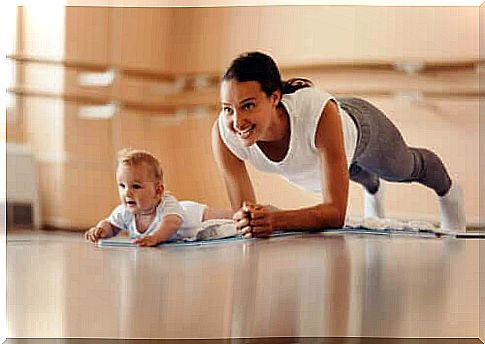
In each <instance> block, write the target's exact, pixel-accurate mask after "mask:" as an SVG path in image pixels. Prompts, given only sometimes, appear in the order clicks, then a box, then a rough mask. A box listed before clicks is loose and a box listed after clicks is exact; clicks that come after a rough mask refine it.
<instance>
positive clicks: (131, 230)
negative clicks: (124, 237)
mask: <svg viewBox="0 0 485 344" xmlns="http://www.w3.org/2000/svg"><path fill="white" fill-rule="evenodd" d="M181 203H182V204H181ZM185 203H187V204H188V203H190V204H197V207H194V206H191V207H186V206H185ZM204 208H205V205H202V204H198V203H195V202H184V201H182V202H179V201H178V200H177V199H176V198H175V197H174V196H172V195H170V194H167V193H165V194H164V195H163V197H162V200H161V202H160V204H159V205H158V206H157V210H156V215H155V219H154V220H153V221H152V223H151V224H150V226H149V227H148V228H147V230H146V231H145V232H143V233H140V232H138V230H137V229H136V221H135V216H134V215H133V214H132V213H130V212H129V211H128V209H126V207H125V206H124V205H123V204H121V205H119V206H117V207H116V208H115V209H114V210H113V212H112V213H111V215H110V216H109V218H108V221H109V222H110V223H111V224H112V225H114V226H116V227H118V228H120V229H121V230H125V231H127V232H128V234H129V236H130V238H132V239H134V238H137V237H139V236H141V235H148V234H150V233H152V232H153V231H154V230H156V229H157V227H158V225H159V224H160V222H161V221H162V220H163V218H164V217H165V216H167V215H172V214H173V215H177V216H179V217H180V218H181V219H182V221H183V222H182V225H181V226H180V228H179V229H178V231H177V233H175V234H174V235H173V236H172V238H170V240H173V239H176V238H178V237H184V236H185V235H184V231H187V230H189V229H192V228H194V227H199V226H200V225H201V220H202V213H203V210H204Z"/></svg>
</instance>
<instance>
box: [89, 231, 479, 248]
mask: <svg viewBox="0 0 485 344" xmlns="http://www.w3.org/2000/svg"><path fill="white" fill-rule="evenodd" d="M320 233H328V234H332V233H333V234H370V235H386V236H396V235H397V236H416V237H425V238H439V237H452V238H459V239H464V238H469V239H483V238H485V233H484V232H444V231H434V230H429V229H425V230H418V231H414V230H401V229H399V230H393V229H369V228H363V227H360V228H355V227H349V228H335V229H332V228H330V229H322V230H320V231H305V232H296V231H295V232H276V233H273V234H272V235H271V237H270V238H278V237H287V236H305V235H312V234H320ZM243 240H245V239H243V238H242V237H241V236H235V237H229V238H224V239H213V240H198V241H183V240H179V241H168V242H164V243H161V244H159V245H158V246H157V247H161V246H164V247H167V246H201V245H214V244H223V243H229V242H234V241H243ZM246 240H255V239H246ZM97 245H98V246H99V247H138V245H136V244H133V243H132V242H131V239H130V238H127V237H115V238H110V239H101V240H99V241H98V243H97Z"/></svg>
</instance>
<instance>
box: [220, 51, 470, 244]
mask: <svg viewBox="0 0 485 344" xmlns="http://www.w3.org/2000/svg"><path fill="white" fill-rule="evenodd" d="M311 86H312V83H311V82H310V81H309V80H307V79H291V80H289V81H286V82H283V81H282V80H281V76H280V72H279V70H278V67H277V66H276V64H275V62H274V61H273V59H272V58H271V57H269V56H268V55H265V54H263V53H260V52H250V53H245V54H242V55H240V56H239V57H238V58H236V59H235V60H234V61H232V63H231V65H230V66H229V68H228V69H227V71H226V73H225V74H224V77H223V79H222V83H221V89H220V97H221V105H222V112H221V114H220V115H219V118H218V120H217V121H216V122H215V123H214V126H213V128H212V144H213V151H214V157H215V160H216V162H217V165H218V167H219V169H220V171H221V172H222V175H223V177H224V181H225V185H226V189H227V191H228V194H229V198H230V201H231V205H232V208H233V210H234V211H236V213H235V214H234V219H235V220H236V223H237V228H238V230H239V231H240V232H241V233H242V234H243V235H244V237H246V238H249V237H252V236H255V237H264V236H268V235H270V234H271V232H272V231H273V230H283V231H285V230H315V229H321V228H336V227H342V226H343V225H344V220H345V213H346V209H347V198H348V189H349V179H350V180H352V181H355V182H357V183H359V184H361V185H362V186H363V187H364V190H365V216H366V217H382V216H383V215H384V214H383V204H382V187H381V184H380V182H379V180H380V179H381V178H382V179H384V180H387V181H393V182H407V183H409V182H419V183H421V184H423V185H425V186H427V187H429V188H431V189H433V190H434V191H435V192H436V194H437V196H438V198H439V202H440V208H441V228H443V229H452V230H464V229H465V217H464V212H463V192H462V191H461V188H460V187H459V185H458V184H456V183H454V182H452V180H451V178H450V176H449V174H448V172H447V171H446V168H445V166H444V165H443V163H442V161H441V160H440V158H439V157H438V156H436V154H434V153H432V152H431V151H429V150H426V149H421V148H411V147H408V146H407V145H406V143H405V142H404V140H403V138H402V136H401V134H400V133H399V131H398V129H397V128H396V127H395V126H394V125H393V124H392V123H391V121H390V120H389V119H388V118H387V117H386V116H385V115H384V114H383V113H382V112H381V111H380V110H378V109H377V108H375V107H374V106H373V105H371V104H370V103H368V102H366V101H364V100H362V99H358V98H335V97H333V96H331V95H330V94H328V93H326V92H322V91H319V90H317V89H315V88H313V87H311ZM246 161H248V162H249V163H251V164H252V165H254V166H255V167H256V168H257V169H258V170H261V171H265V172H270V173H276V174H279V175H281V176H283V177H284V178H286V179H287V180H289V181H290V182H292V183H294V184H296V185H298V186H300V187H301V188H303V189H305V190H308V191H313V192H320V193H321V194H322V199H323V201H322V203H321V204H318V205H315V206H312V207H307V208H302V209H295V210H279V209H277V208H275V207H272V206H263V205H260V204H257V203H256V198H255V194H254V190H253V187H252V184H251V180H250V178H249V175H248V172H247V170H246V163H245V162H246Z"/></svg>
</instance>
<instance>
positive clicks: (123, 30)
mask: <svg viewBox="0 0 485 344" xmlns="http://www.w3.org/2000/svg"><path fill="white" fill-rule="evenodd" d="M111 11H112V15H111V18H110V19H111V21H110V30H111V36H110V37H111V51H110V54H111V63H113V64H120V65H128V66H131V67H136V68H148V69H155V70H170V69H171V66H170V65H169V64H168V60H169V56H170V55H171V54H172V48H171V47H172V44H173V43H172V37H173V36H174V35H175V33H174V32H173V29H174V28H173V24H172V12H173V10H172V9H170V8H136V7H135V8H128V7H125V8H112V9H111Z"/></svg>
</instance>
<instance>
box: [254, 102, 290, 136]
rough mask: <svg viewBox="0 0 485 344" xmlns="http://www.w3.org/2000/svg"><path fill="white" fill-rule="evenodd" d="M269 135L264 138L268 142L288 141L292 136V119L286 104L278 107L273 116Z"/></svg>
mask: <svg viewBox="0 0 485 344" xmlns="http://www.w3.org/2000/svg"><path fill="white" fill-rule="evenodd" d="M268 131H269V132H268V135H266V138H264V139H262V140H261V141H264V142H266V143H272V142H274V143H276V142H286V141H288V140H289V137H290V131H291V128H290V119H289V116H288V113H287V112H286V110H285V108H284V106H281V105H280V106H278V107H276V111H275V114H274V116H272V119H271V123H270V126H269V128H268Z"/></svg>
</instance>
